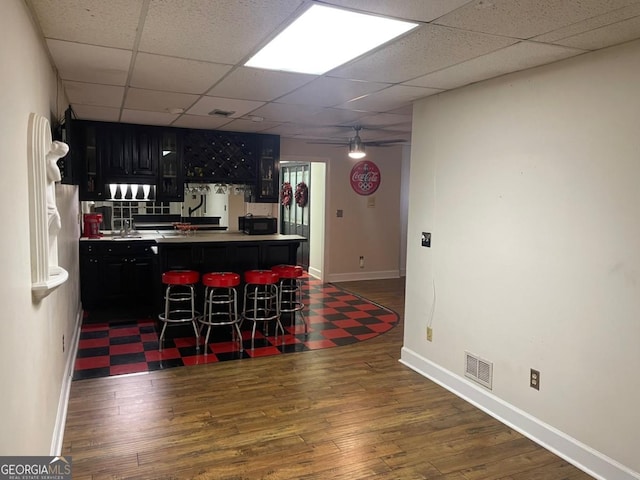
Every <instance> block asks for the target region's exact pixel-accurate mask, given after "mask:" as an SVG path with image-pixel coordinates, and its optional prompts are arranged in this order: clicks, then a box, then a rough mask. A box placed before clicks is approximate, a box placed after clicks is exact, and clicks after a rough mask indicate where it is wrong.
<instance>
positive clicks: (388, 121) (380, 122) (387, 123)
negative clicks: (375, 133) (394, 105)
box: [359, 113, 412, 130]
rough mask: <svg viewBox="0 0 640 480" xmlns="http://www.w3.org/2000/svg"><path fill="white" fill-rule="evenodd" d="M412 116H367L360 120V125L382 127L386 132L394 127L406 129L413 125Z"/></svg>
mask: <svg viewBox="0 0 640 480" xmlns="http://www.w3.org/2000/svg"><path fill="white" fill-rule="evenodd" d="M411 120H412V118H411V115H398V114H395V113H378V114H377V115H365V116H364V117H361V118H360V120H359V122H360V123H359V124H360V125H366V126H369V127H382V128H384V129H385V130H386V129H389V127H392V126H394V125H396V126H402V127H406V126H407V125H410V124H411Z"/></svg>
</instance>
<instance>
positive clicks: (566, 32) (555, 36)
mask: <svg viewBox="0 0 640 480" xmlns="http://www.w3.org/2000/svg"><path fill="white" fill-rule="evenodd" d="M638 15H640V2H639V3H637V4H636V5H632V6H629V7H626V8H619V9H617V10H613V11H611V12H609V13H606V14H604V15H598V16H596V17H591V18H589V19H587V20H584V21H582V22H578V23H573V24H571V25H569V26H567V27H563V28H559V29H557V30H554V31H552V32H549V33H545V34H543V35H539V36H537V37H534V38H533V40H536V41H538V42H547V43H553V42H555V41H556V40H561V39H563V38H568V37H572V36H574V35H577V34H579V33H585V32H588V31H589V30H593V29H596V28H600V27H604V26H607V25H611V24H614V23H617V22H620V21H622V20H627V19H631V18H633V17H636V16H638Z"/></svg>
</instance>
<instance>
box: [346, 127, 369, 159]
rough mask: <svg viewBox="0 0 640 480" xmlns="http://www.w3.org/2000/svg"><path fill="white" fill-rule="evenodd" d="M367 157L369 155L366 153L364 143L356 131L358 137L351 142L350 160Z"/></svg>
mask: <svg viewBox="0 0 640 480" xmlns="http://www.w3.org/2000/svg"><path fill="white" fill-rule="evenodd" d="M366 155H367V154H366V153H364V143H362V140H361V139H360V135H358V131H357V130H356V136H355V137H353V138H352V139H351V140H349V158H353V159H354V160H359V159H361V158H364V157H365V156H366Z"/></svg>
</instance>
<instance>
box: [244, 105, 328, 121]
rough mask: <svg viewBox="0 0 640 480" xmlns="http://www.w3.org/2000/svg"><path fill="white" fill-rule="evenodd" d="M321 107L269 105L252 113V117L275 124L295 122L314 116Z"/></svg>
mask: <svg viewBox="0 0 640 480" xmlns="http://www.w3.org/2000/svg"><path fill="white" fill-rule="evenodd" d="M319 110H320V107H315V106H308V105H295V104H293V103H274V102H271V103H267V104H265V105H263V106H262V107H260V108H258V109H256V110H254V111H253V112H251V114H252V115H258V116H260V117H264V118H265V120H269V121H273V122H295V121H299V120H304V119H306V118H308V117H310V116H311V115H314V114H315V113H317V112H318V111H319Z"/></svg>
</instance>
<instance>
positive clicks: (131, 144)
mask: <svg viewBox="0 0 640 480" xmlns="http://www.w3.org/2000/svg"><path fill="white" fill-rule="evenodd" d="M99 128H100V135H99V144H98V153H99V155H100V156H101V160H102V166H103V169H104V180H105V183H127V182H128V183H131V182H132V181H138V182H139V183H155V180H156V178H155V177H156V173H157V168H158V167H157V165H158V158H159V156H160V135H161V130H160V129H159V128H157V127H147V126H143V125H128V124H124V123H111V124H103V125H101V126H100V127H99Z"/></svg>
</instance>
